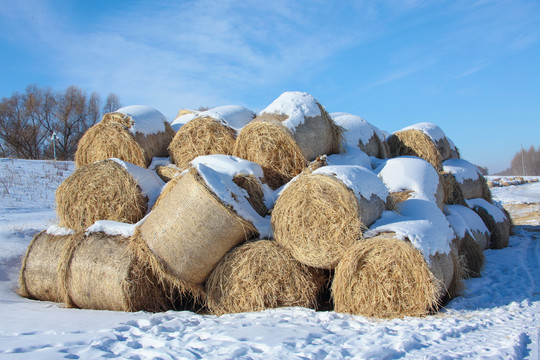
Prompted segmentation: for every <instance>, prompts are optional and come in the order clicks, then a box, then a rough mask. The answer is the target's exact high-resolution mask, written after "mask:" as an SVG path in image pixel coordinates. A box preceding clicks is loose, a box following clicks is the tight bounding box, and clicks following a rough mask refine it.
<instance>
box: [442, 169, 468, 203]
mask: <svg viewBox="0 0 540 360" xmlns="http://www.w3.org/2000/svg"><path fill="white" fill-rule="evenodd" d="M439 177H440V179H441V182H442V184H443V188H444V203H445V205H463V206H465V205H466V204H465V198H464V197H463V191H461V186H460V185H459V183H458V182H457V180H456V177H455V176H454V175H453V174H451V173H445V172H442V171H441V172H439Z"/></svg>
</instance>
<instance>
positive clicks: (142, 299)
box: [61, 233, 172, 312]
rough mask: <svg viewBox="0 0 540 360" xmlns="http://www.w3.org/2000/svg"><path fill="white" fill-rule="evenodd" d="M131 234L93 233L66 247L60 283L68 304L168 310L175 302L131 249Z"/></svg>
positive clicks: (134, 309) (105, 308)
mask: <svg viewBox="0 0 540 360" xmlns="http://www.w3.org/2000/svg"><path fill="white" fill-rule="evenodd" d="M128 242H129V239H128V238H124V237H122V236H110V235H106V234H104V233H92V234H90V235H88V236H82V237H80V238H79V239H77V240H76V241H74V242H73V243H72V244H70V246H69V247H66V249H65V250H64V258H63V259H62V262H63V265H62V268H63V271H62V273H61V285H62V287H63V288H64V289H65V294H66V297H65V299H64V300H65V302H66V304H67V305H68V306H71V307H78V308H84V309H96V310H115V311H140V310H144V311H152V312H158V311H165V310H169V309H172V303H171V301H170V299H169V296H168V294H167V292H166V291H165V289H164V288H163V287H162V285H161V284H160V282H159V281H158V279H157V278H156V276H155V275H154V274H153V273H152V271H151V269H150V268H149V267H148V266H146V265H144V264H143V263H141V262H140V261H139V260H138V259H137V258H136V257H135V256H134V255H133V253H131V252H130V251H128Z"/></svg>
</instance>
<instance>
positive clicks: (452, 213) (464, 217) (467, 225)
mask: <svg viewBox="0 0 540 360" xmlns="http://www.w3.org/2000/svg"><path fill="white" fill-rule="evenodd" d="M444 214H445V215H446V219H447V220H448V222H449V223H450V226H452V228H453V229H454V232H455V233H456V235H457V236H459V237H460V238H462V237H464V236H465V233H469V234H471V235H472V231H478V232H481V233H489V230H488V228H487V227H486V225H485V224H484V222H483V221H482V218H481V217H480V216H478V214H476V213H475V212H474V211H473V210H471V209H469V208H468V207H466V206H463V205H445V206H444Z"/></svg>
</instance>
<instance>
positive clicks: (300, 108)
mask: <svg viewBox="0 0 540 360" xmlns="http://www.w3.org/2000/svg"><path fill="white" fill-rule="evenodd" d="M341 138H342V135H341V129H340V128H339V127H338V126H337V125H336V124H335V123H334V122H333V121H332V119H331V118H330V116H329V115H328V113H327V112H326V111H325V110H324V108H323V107H322V106H321V105H320V104H319V103H318V102H317V100H316V99H315V98H314V97H313V96H311V95H309V94H307V93H301V92H285V93H283V94H282V95H281V96H280V97H279V98H277V99H276V100H275V101H274V102H272V103H271V104H270V105H269V106H268V107H267V108H265V109H264V110H263V111H261V113H260V114H259V116H257V117H256V118H255V120H254V121H253V122H251V123H250V124H249V125H247V126H246V127H245V128H244V129H243V130H242V131H241V132H240V134H239V135H238V138H237V139H236V145H235V150H234V155H235V156H238V157H241V158H243V159H247V160H250V161H253V162H255V163H257V164H260V165H261V166H262V168H263V170H264V173H265V178H266V181H267V183H268V184H269V185H270V186H271V187H272V188H274V189H276V188H278V187H280V186H281V185H283V184H285V183H286V182H288V181H289V180H290V179H292V178H293V177H294V176H296V175H298V174H300V172H302V170H303V169H304V168H305V167H306V166H307V162H308V161H312V160H315V159H316V158H317V157H318V156H320V155H324V154H332V153H337V152H339V150H340V148H341Z"/></svg>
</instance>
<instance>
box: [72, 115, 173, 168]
mask: <svg viewBox="0 0 540 360" xmlns="http://www.w3.org/2000/svg"><path fill="white" fill-rule="evenodd" d="M173 136H174V131H173V129H172V128H171V126H170V124H169V122H168V121H167V119H166V118H165V116H163V114H162V113H161V112H159V111H158V110H156V109H154V108H152V107H150V106H146V105H132V106H127V107H124V108H121V109H118V110H116V111H115V112H112V113H108V114H105V115H104V116H103V119H102V120H101V121H100V122H99V123H97V124H96V125H94V126H92V127H91V128H90V129H88V131H87V132H86V133H85V134H84V135H83V137H82V138H81V139H80V140H79V144H78V147H77V151H76V153H75V164H76V166H77V167H81V166H83V165H86V164H90V163H93V162H95V161H99V160H105V159H109V158H118V159H121V160H124V161H127V162H129V163H132V164H135V165H138V166H141V167H148V166H149V165H150V163H151V162H152V158H153V157H160V156H168V153H167V147H168V146H169V143H170V142H171V140H172V138H173Z"/></svg>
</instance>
